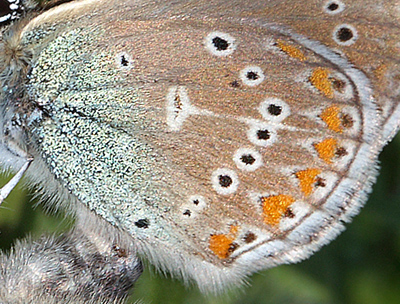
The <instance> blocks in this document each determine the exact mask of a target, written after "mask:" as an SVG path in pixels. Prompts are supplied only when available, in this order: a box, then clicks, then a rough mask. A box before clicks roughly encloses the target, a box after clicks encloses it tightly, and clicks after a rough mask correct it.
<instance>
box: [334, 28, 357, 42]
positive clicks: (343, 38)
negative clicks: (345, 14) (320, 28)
mask: <svg viewBox="0 0 400 304" xmlns="http://www.w3.org/2000/svg"><path fill="white" fill-rule="evenodd" d="M357 38H358V33H357V30H356V29H355V28H354V27H353V26H352V25H349V24H341V25H339V26H337V27H336V28H335V29H334V31H333V40H335V42H336V43H337V44H339V45H344V46H347V45H352V44H353V43H354V42H355V41H356V40H357Z"/></svg>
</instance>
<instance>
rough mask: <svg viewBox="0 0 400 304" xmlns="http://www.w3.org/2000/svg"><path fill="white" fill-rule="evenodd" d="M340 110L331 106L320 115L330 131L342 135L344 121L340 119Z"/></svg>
mask: <svg viewBox="0 0 400 304" xmlns="http://www.w3.org/2000/svg"><path fill="white" fill-rule="evenodd" d="M339 114H340V108H339V107H338V106H330V107H329V108H326V109H325V110H324V111H323V112H322V113H321V115H320V117H321V119H322V121H323V122H325V123H326V125H327V126H328V128H329V129H331V130H332V131H335V132H337V133H342V131H343V128H342V121H341V119H340V117H339Z"/></svg>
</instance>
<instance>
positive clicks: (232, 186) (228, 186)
mask: <svg viewBox="0 0 400 304" xmlns="http://www.w3.org/2000/svg"><path fill="white" fill-rule="evenodd" d="M211 183H212V186H213V188H214V190H215V191H217V193H218V194H221V195H229V194H232V193H234V192H236V190H237V187H238V185H239V179H238V176H237V174H236V173H235V171H233V170H230V169H227V168H221V169H217V170H215V171H214V172H213V174H212V176H211Z"/></svg>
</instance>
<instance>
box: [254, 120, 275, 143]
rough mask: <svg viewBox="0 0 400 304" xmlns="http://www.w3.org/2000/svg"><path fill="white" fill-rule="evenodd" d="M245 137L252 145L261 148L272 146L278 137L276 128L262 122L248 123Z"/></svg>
mask: <svg viewBox="0 0 400 304" xmlns="http://www.w3.org/2000/svg"><path fill="white" fill-rule="evenodd" d="M247 136H248V139H249V140H250V142H251V143H252V144H254V145H257V146H262V147H266V146H270V145H272V144H273V143H275V142H276V140H277V137H278V136H277V132H276V126H274V125H273V124H268V123H263V122H255V123H250V128H249V130H248V132H247Z"/></svg>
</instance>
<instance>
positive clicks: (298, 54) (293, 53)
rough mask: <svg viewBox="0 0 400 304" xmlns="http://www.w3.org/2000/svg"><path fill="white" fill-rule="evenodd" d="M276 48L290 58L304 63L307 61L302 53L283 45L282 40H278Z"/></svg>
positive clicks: (292, 47)
mask: <svg viewBox="0 0 400 304" xmlns="http://www.w3.org/2000/svg"><path fill="white" fill-rule="evenodd" d="M277 44H278V47H279V48H280V49H281V50H282V51H283V52H285V53H286V54H288V55H289V56H290V57H292V58H296V59H299V60H300V61H304V60H306V59H307V57H306V56H305V55H304V53H303V52H302V51H300V50H299V49H298V48H296V47H294V46H292V45H289V44H286V43H284V42H283V41H282V40H280V39H278V41H277Z"/></svg>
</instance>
